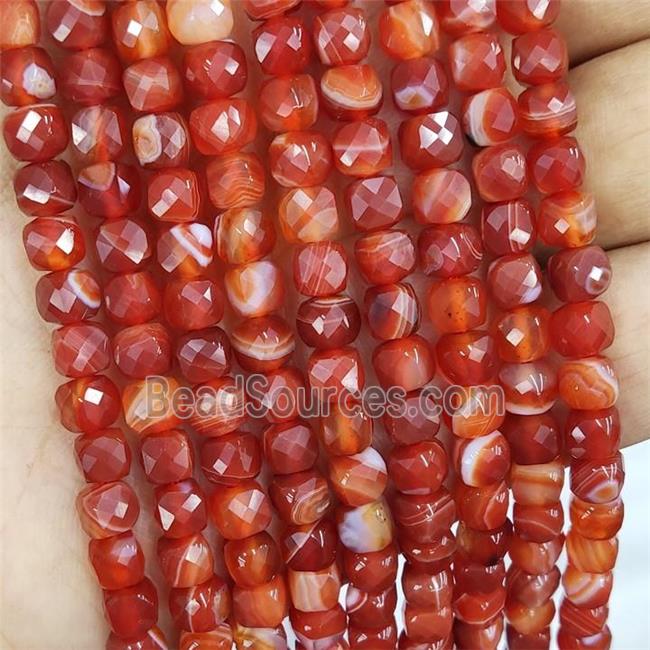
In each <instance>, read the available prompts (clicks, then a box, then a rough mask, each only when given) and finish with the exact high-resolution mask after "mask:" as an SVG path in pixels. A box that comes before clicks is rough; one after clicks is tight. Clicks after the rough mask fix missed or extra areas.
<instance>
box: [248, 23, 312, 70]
mask: <svg viewBox="0 0 650 650" xmlns="http://www.w3.org/2000/svg"><path fill="white" fill-rule="evenodd" d="M253 48H254V52H255V58H256V59H257V60H258V62H259V64H260V66H261V68H262V70H263V71H264V72H265V73H266V74H269V75H274V76H279V75H285V74H295V73H297V72H302V71H303V70H304V69H305V68H306V67H307V65H308V64H309V61H310V58H311V43H310V40H309V33H308V31H307V29H306V28H305V24H304V23H303V21H302V20H301V19H300V18H297V17H294V16H273V17H272V18H269V20H267V21H266V22H264V23H262V25H260V26H259V27H258V28H257V29H255V31H254V32H253Z"/></svg>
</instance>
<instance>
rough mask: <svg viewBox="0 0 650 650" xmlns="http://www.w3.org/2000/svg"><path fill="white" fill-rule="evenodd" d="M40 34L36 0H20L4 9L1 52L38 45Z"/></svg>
mask: <svg viewBox="0 0 650 650" xmlns="http://www.w3.org/2000/svg"><path fill="white" fill-rule="evenodd" d="M62 4H63V3H62ZM40 33H41V22H40V19H39V13H38V6H37V5H36V2H34V0H18V1H17V2H12V3H11V4H6V5H5V6H3V7H2V29H1V30H0V50H11V49H14V48H21V47H25V46H27V45H36V44H37V43H38V40H39V37H40Z"/></svg>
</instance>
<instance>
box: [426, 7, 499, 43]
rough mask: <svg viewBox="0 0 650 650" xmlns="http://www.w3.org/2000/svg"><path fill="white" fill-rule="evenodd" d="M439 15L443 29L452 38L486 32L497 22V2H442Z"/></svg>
mask: <svg viewBox="0 0 650 650" xmlns="http://www.w3.org/2000/svg"><path fill="white" fill-rule="evenodd" d="M438 15H439V16H440V24H441V26H442V28H443V29H444V30H445V31H446V32H447V33H448V34H451V35H452V36H458V35H460V34H464V33H467V32H482V31H486V30H487V29H488V28H490V27H492V25H494V22H495V21H496V0H481V1H480V2H472V1H468V0H442V2H441V3H440V5H439V6H438Z"/></svg>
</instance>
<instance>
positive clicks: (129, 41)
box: [111, 0, 171, 62]
mask: <svg viewBox="0 0 650 650" xmlns="http://www.w3.org/2000/svg"><path fill="white" fill-rule="evenodd" d="M163 12H164V9H163V8H161V7H160V5H158V3H157V2H155V1H154V0H137V1H136V2H131V3H129V4H126V5H122V6H120V7H117V8H116V10H115V11H113V13H112V15H111V22H112V26H113V42H114V43H115V47H116V49H117V52H118V54H119V56H120V58H121V59H122V60H123V61H126V62H133V61H139V60H140V59H150V58H152V57H154V56H161V55H163V54H166V53H167V50H168V49H169V46H170V40H171V39H170V36H169V31H168V30H167V19H166V17H165V14H164V13H163Z"/></svg>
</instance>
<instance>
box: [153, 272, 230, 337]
mask: <svg viewBox="0 0 650 650" xmlns="http://www.w3.org/2000/svg"><path fill="white" fill-rule="evenodd" d="M163 310H164V313H165V317H166V319H167V321H168V323H169V324H170V325H171V326H172V327H175V328H177V329H179V330H199V329H203V328H206V327H210V326H211V325H216V323H218V322H219V321H220V320H221V316H222V315H223V295H222V293H221V290H220V289H219V286H218V285H217V284H216V283H214V282H212V280H207V279H201V278H198V279H189V280H186V279H176V280H172V281H171V282H168V283H167V284H166V285H165V293H164V296H163Z"/></svg>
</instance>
